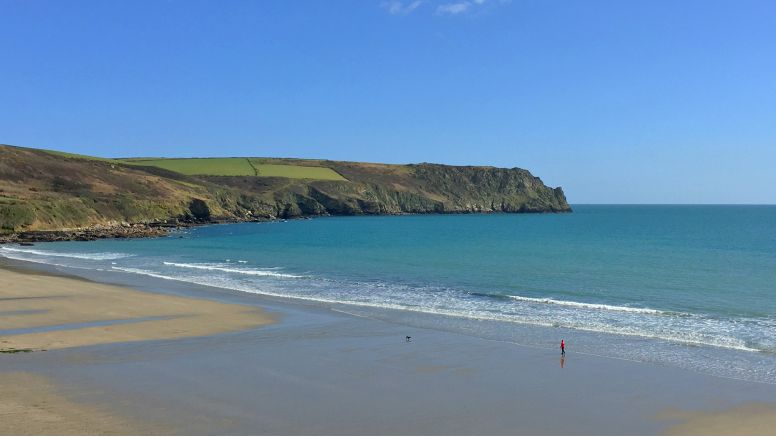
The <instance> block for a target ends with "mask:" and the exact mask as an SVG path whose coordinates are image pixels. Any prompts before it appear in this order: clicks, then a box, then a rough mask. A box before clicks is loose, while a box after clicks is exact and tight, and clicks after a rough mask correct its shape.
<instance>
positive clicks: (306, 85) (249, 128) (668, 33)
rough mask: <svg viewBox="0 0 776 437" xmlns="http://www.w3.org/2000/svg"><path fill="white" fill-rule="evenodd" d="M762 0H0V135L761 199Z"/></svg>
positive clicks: (768, 7)
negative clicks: (510, 174)
mask: <svg viewBox="0 0 776 437" xmlns="http://www.w3.org/2000/svg"><path fill="white" fill-rule="evenodd" d="M775 23H776V1H770V0H766V1H715V0H703V1H694V0H682V1H675V0H643V1H639V0H628V1H622V0H613V1H596V0H585V1H568V2H566V1H560V0H552V1H549V0H548V1H532V0H512V1H508V0H374V1H372V0H354V1H344V0H343V1H334V0H315V1H301V0H300V1H291V0H279V1H271V0H262V1H258V0H257V1H241V0H227V1H199V0H181V1H140V0H132V1H119V0H111V1H77V0H69V1H59V0H56V1H40V0H19V1H16V0H0V143H3V144H13V145H20V146H29V147H40V148H52V149H58V150H64V151H69V152H76V153H83V154H89V155H98V156H104V157H121V156H165V157H178V156H180V157H190V156H269V157H299V158H327V159H335V160H351V161H371V162H388V163H417V162H437V163H445V164H456V165H493V166H499V167H521V168H526V169H528V170H530V171H531V172H532V173H533V174H534V175H536V176H539V177H540V178H542V180H543V181H544V182H545V183H547V184H548V185H551V186H553V187H554V186H562V187H563V188H564V191H565V192H566V195H567V198H568V199H569V202H570V203H572V204H574V203H768V204H774V203H776V24H775Z"/></svg>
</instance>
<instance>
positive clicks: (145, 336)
mask: <svg viewBox="0 0 776 437" xmlns="http://www.w3.org/2000/svg"><path fill="white" fill-rule="evenodd" d="M147 318H153V319H152V320H148V319H147ZM271 322H272V318H271V317H270V316H269V315H268V314H266V313H264V312H263V311H261V310H260V309H258V308H253V307H247V306H241V305H232V304H224V303H219V302H215V301H210V300H202V299H191V298H186V297H178V296H170V295H164V294H156V293H145V292H140V291H136V290H131V289H129V288H124V287H119V286H113V285H106V284H100V283H96V282H89V281H85V280H79V279H75V278H68V277H60V276H52V275H42V274H31V273H26V272H20V271H15V270H9V269H5V268H0V351H3V350H5V351H8V350H15V349H16V350H18V349H32V350H49V349H61V348H69V347H76V346H88V345H95V344H105V343H116V342H127V341H142V340H163V339H175V338H182V337H197V336H204V335H211V334H218V333H224V332H232V331H240V330H245V329H250V328H255V327H258V326H261V325H264V324H267V323H271ZM84 323H91V325H86V326H84V325H83V324H84ZM95 323H99V326H95ZM23 330H27V331H23ZM3 331H5V332H3Z"/></svg>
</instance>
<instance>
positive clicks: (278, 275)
mask: <svg viewBox="0 0 776 437" xmlns="http://www.w3.org/2000/svg"><path fill="white" fill-rule="evenodd" d="M163 264H164V265H166V266H173V267H180V268H185V269H198V270H211V271H218V272H225V273H237V274H241V275H251V276H271V277H275V278H303V276H298V275H291V274H288V273H278V272H271V271H269V270H259V269H235V268H232V267H223V266H221V265H217V264H188V263H174V262H168V261H164V262H163Z"/></svg>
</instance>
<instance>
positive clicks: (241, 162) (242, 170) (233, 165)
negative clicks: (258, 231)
mask: <svg viewBox="0 0 776 437" xmlns="http://www.w3.org/2000/svg"><path fill="white" fill-rule="evenodd" d="M122 162H125V163H127V164H135V165H145V166H150V167H159V168H164V169H167V170H171V171H174V172H177V173H182V174H185V175H207V176H255V175H256V171H255V170H254V169H253V167H252V166H251V164H250V163H249V162H248V160H247V159H245V158H170V159H124V160H122Z"/></svg>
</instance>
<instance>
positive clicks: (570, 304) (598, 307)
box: [509, 296, 668, 315]
mask: <svg viewBox="0 0 776 437" xmlns="http://www.w3.org/2000/svg"><path fill="white" fill-rule="evenodd" d="M509 297H510V298H511V299H514V300H518V301H521V302H530V303H541V304H549V305H561V306H567V307H574V308H585V309H591V310H602V311H621V312H626V313H639V314H655V315H658V314H668V312H667V311H661V310H655V309H652V308H635V307H624V306H618V305H606V304H601V303H585V302H574V301H570V300H557V299H552V298H542V297H525V296H509Z"/></svg>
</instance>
